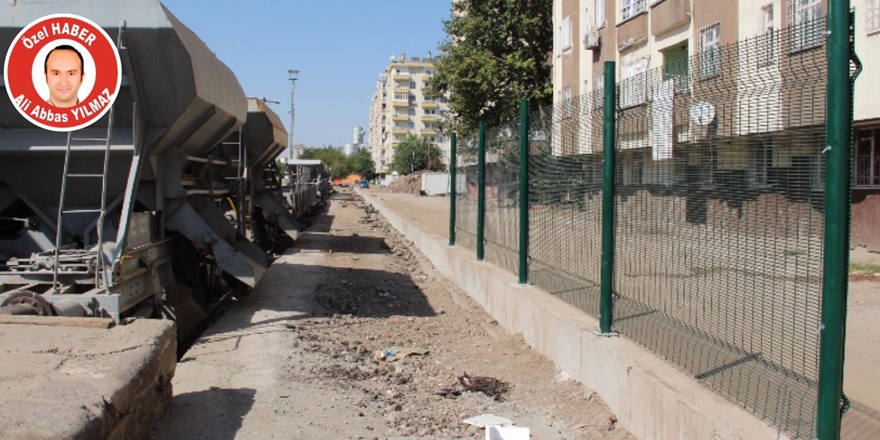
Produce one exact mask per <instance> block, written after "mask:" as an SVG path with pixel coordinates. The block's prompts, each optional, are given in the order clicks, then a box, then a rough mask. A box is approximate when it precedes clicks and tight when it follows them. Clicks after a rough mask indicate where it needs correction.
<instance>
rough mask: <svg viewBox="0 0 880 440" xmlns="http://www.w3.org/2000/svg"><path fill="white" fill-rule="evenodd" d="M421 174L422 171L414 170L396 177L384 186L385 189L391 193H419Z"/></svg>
mask: <svg viewBox="0 0 880 440" xmlns="http://www.w3.org/2000/svg"><path fill="white" fill-rule="evenodd" d="M422 174H425V172H424V171H416V172H415V173H412V174H407V175H405V176H400V177H398V178H397V179H396V180H395V181H394V182H391V184H390V185H388V186H386V187H385V190H386V191H388V192H393V193H406V194H419V193H420V192H421V191H422Z"/></svg>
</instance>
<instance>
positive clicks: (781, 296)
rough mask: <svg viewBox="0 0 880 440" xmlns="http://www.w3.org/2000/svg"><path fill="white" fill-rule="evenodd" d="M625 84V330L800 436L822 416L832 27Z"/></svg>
mask: <svg viewBox="0 0 880 440" xmlns="http://www.w3.org/2000/svg"><path fill="white" fill-rule="evenodd" d="M717 26H718V25H717V24H716V25H711V26H708V27H705V28H703V29H700V30H698V32H697V37H698V38H697V40H698V43H699V46H698V47H697V48H696V49H697V50H696V51H695V53H697V55H696V56H694V57H692V58H690V59H685V60H681V61H680V62H679V63H670V64H669V65H664V66H662V67H660V68H657V69H653V70H648V69H647V67H648V59H647V58H637V57H635V56H624V57H623V59H622V62H621V68H620V69H619V72H620V74H621V81H620V83H619V84H618V115H617V118H618V120H617V146H616V149H615V161H616V170H615V173H616V180H615V182H616V185H617V186H616V191H615V234H616V243H615V266H614V294H615V303H614V328H615V330H617V331H619V332H620V333H621V334H623V335H625V336H626V337H628V338H631V339H633V340H635V341H636V342H638V343H640V344H643V345H645V346H646V347H647V348H649V349H650V350H652V351H654V352H656V353H658V354H659V355H661V356H663V357H664V358H666V359H667V360H669V361H670V362H672V363H673V364H675V365H677V366H678V367H679V368H681V369H683V370H684V371H686V372H688V373H690V374H693V375H694V377H696V378H697V379H698V380H700V381H702V382H703V383H704V384H706V385H707V386H709V387H710V388H713V389H714V390H716V391H717V392H719V393H720V394H721V395H723V396H725V397H727V398H728V399H731V400H733V401H735V402H737V403H739V404H740V405H742V406H743V407H745V408H746V409H748V410H750V411H752V412H753V413H755V414H756V415H758V416H759V417H761V418H763V419H764V420H765V421H767V422H768V423H770V424H772V425H774V426H776V427H778V428H780V429H781V430H782V431H784V432H786V433H788V434H789V435H791V436H792V437H795V438H811V436H812V433H813V430H814V426H815V422H814V418H815V403H816V391H817V387H816V381H817V378H818V371H817V368H818V367H817V366H818V353H819V343H818V341H819V336H818V333H817V329H818V328H819V323H820V305H821V290H822V284H821V282H822V275H821V274H822V252H823V246H822V231H823V219H824V192H823V191H824V181H823V180H824V178H823V172H824V166H823V156H822V150H823V147H824V138H825V87H826V69H825V50H824V36H823V34H822V32H823V31H824V22H823V21H821V20H820V21H815V22H808V23H805V24H803V25H800V26H798V27H796V28H791V29H787V30H783V31H781V32H769V33H767V34H766V35H763V36H760V37H757V38H754V39H750V40H744V41H740V42H738V43H736V44H734V45H731V46H726V47H721V46H719V45H718V41H719V38H718V32H719V29H718V27H717Z"/></svg>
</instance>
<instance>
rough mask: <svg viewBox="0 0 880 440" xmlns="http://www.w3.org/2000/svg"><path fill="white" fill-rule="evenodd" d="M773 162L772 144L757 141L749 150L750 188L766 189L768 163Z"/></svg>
mask: <svg viewBox="0 0 880 440" xmlns="http://www.w3.org/2000/svg"><path fill="white" fill-rule="evenodd" d="M772 160H773V143H772V141H770V140H759V141H757V142H755V143H754V144H752V146H751V148H750V149H749V168H748V174H747V177H748V181H749V187H751V188H766V187H767V186H768V183H767V175H768V173H769V171H770V163H771V162H772Z"/></svg>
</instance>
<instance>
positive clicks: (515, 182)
mask: <svg viewBox="0 0 880 440" xmlns="http://www.w3.org/2000/svg"><path fill="white" fill-rule="evenodd" d="M518 201H519V121H512V122H509V123H506V124H501V125H499V126H497V127H492V128H487V129H486V216H485V218H484V224H485V228H486V229H485V231H484V232H485V235H484V236H485V240H486V248H485V250H486V255H485V258H486V261H488V262H491V263H493V264H495V265H496V266H498V267H501V268H504V269H506V270H508V271H510V272H513V273H517V272H519V270H518V267H519V207H518V206H517V205H518V203H517V202H518Z"/></svg>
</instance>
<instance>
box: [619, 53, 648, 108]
mask: <svg viewBox="0 0 880 440" xmlns="http://www.w3.org/2000/svg"><path fill="white" fill-rule="evenodd" d="M621 73H622V75H623V77H622V78H621V80H622V81H621V82H620V87H619V90H620V106H621V107H622V108H627V107H632V106H635V105H639V104H644V103H645V101H647V99H648V57H641V58H637V59H635V60H633V61H630V62H628V63H626V64H624V65H623V71H622V72H621Z"/></svg>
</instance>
